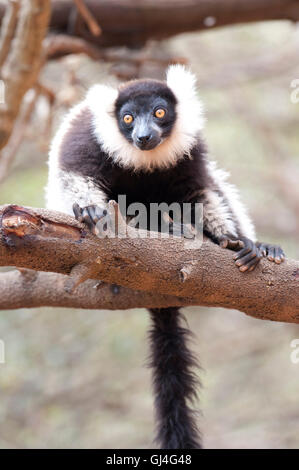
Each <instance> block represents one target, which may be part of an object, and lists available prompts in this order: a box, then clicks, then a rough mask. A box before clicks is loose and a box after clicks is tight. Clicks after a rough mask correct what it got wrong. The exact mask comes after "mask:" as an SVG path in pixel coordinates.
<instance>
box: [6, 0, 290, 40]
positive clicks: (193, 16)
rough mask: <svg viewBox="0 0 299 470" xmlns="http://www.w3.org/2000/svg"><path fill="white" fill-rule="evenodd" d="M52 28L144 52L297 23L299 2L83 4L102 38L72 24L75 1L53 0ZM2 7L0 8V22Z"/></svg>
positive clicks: (99, 0)
mask: <svg viewBox="0 0 299 470" xmlns="http://www.w3.org/2000/svg"><path fill="white" fill-rule="evenodd" d="M51 3H52V16H51V23H50V28H51V30H52V31H54V32H58V33H62V34H71V35H75V36H79V37H82V38H83V39H86V40H88V41H89V42H91V43H94V44H97V45H98V46H100V47H113V46H129V47H133V48H136V47H138V46H139V47H142V46H144V44H145V43H146V42H147V41H148V40H150V39H158V40H159V39H164V38H168V37H171V36H174V35H177V34H180V33H185V32H191V31H201V30H206V29H209V28H214V27H218V26H227V25H233V24H237V23H249V22H255V21H266V20H283V19H289V20H291V21H298V20H299V3H298V1H297V0H250V1H248V0H187V1H186V0H185V1H182V0H139V1H138V2H133V1H131V0H84V4H85V5H86V7H87V8H88V9H89V10H90V11H92V15H93V17H94V19H95V20H96V21H97V22H98V24H100V25H101V29H102V34H101V35H99V36H95V35H94V34H92V32H90V30H89V29H88V28H87V27H82V24H78V22H77V21H74V13H77V12H76V5H75V4H74V1H73V0H52V2H51ZM4 5H5V2H3V0H2V1H1V3H0V19H1V18H3V16H4V11H5V6H4Z"/></svg>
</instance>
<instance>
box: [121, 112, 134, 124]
mask: <svg viewBox="0 0 299 470" xmlns="http://www.w3.org/2000/svg"><path fill="white" fill-rule="evenodd" d="M123 119H124V122H125V123H126V124H131V122H133V116H132V115H131V114H125V115H124V118H123Z"/></svg>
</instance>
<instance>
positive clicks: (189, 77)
mask: <svg viewBox="0 0 299 470" xmlns="http://www.w3.org/2000/svg"><path fill="white" fill-rule="evenodd" d="M166 82H167V85H168V87H169V88H171V90H172V91H173V92H174V94H175V96H176V97H177V98H178V100H183V99H186V97H188V98H190V97H191V95H192V96H193V97H196V95H197V93H196V77H195V75H194V74H193V73H192V72H191V71H190V70H188V69H186V67H184V65H180V64H176V65H171V66H170V67H169V68H168V70H167V80H166Z"/></svg>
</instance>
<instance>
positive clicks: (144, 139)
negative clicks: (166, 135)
mask: <svg viewBox="0 0 299 470" xmlns="http://www.w3.org/2000/svg"><path fill="white" fill-rule="evenodd" d="M151 137H152V136H151V134H147V135H139V136H138V137H137V141H138V142H139V143H140V144H146V143H147V142H148V141H149V140H150V139H151Z"/></svg>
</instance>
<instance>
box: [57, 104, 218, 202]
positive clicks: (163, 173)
mask: <svg viewBox="0 0 299 470" xmlns="http://www.w3.org/2000/svg"><path fill="white" fill-rule="evenodd" d="M204 155H205V146H204V144H203V142H202V141H200V140H199V142H198V143H197V145H196V146H194V148H193V149H192V151H191V157H192V158H191V159H190V158H189V157H188V156H187V155H186V156H185V158H183V159H182V160H180V161H179V162H178V163H177V164H176V165H175V166H173V167H170V168H167V169H156V170H153V171H152V172H146V171H138V172H134V171H133V170H131V169H128V168H123V167H121V166H119V165H118V164H116V163H114V162H113V160H112V159H111V158H110V157H109V156H108V155H107V154H106V153H105V152H103V151H102V149H101V146H100V144H99V143H98V141H97V140H96V137H95V136H94V134H93V127H92V116H91V113H90V112H89V111H88V110H87V109H86V110H84V111H82V114H81V115H79V116H78V117H77V118H76V119H74V121H73V126H72V128H71V129H70V130H69V132H68V133H67V134H66V135H65V137H64V140H63V143H62V145H61V160H60V167H61V168H62V169H63V170H65V171H71V172H74V173H77V174H78V175H80V176H85V177H90V178H92V180H93V182H94V183H95V184H96V185H97V186H98V187H99V188H100V189H101V190H102V191H104V192H105V194H106V195H107V200H110V199H114V200H117V198H118V196H119V195H121V194H126V196H127V204H128V205H129V204H131V203H134V202H141V203H143V204H145V206H147V208H148V207H149V204H150V203H152V202H156V203H160V202H166V203H168V204H171V203H172V202H179V203H183V202H192V201H195V200H196V201H199V200H200V192H201V190H203V189H205V188H206V187H207V184H208V179H209V178H208V175H207V171H206V166H205V159H204Z"/></svg>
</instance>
